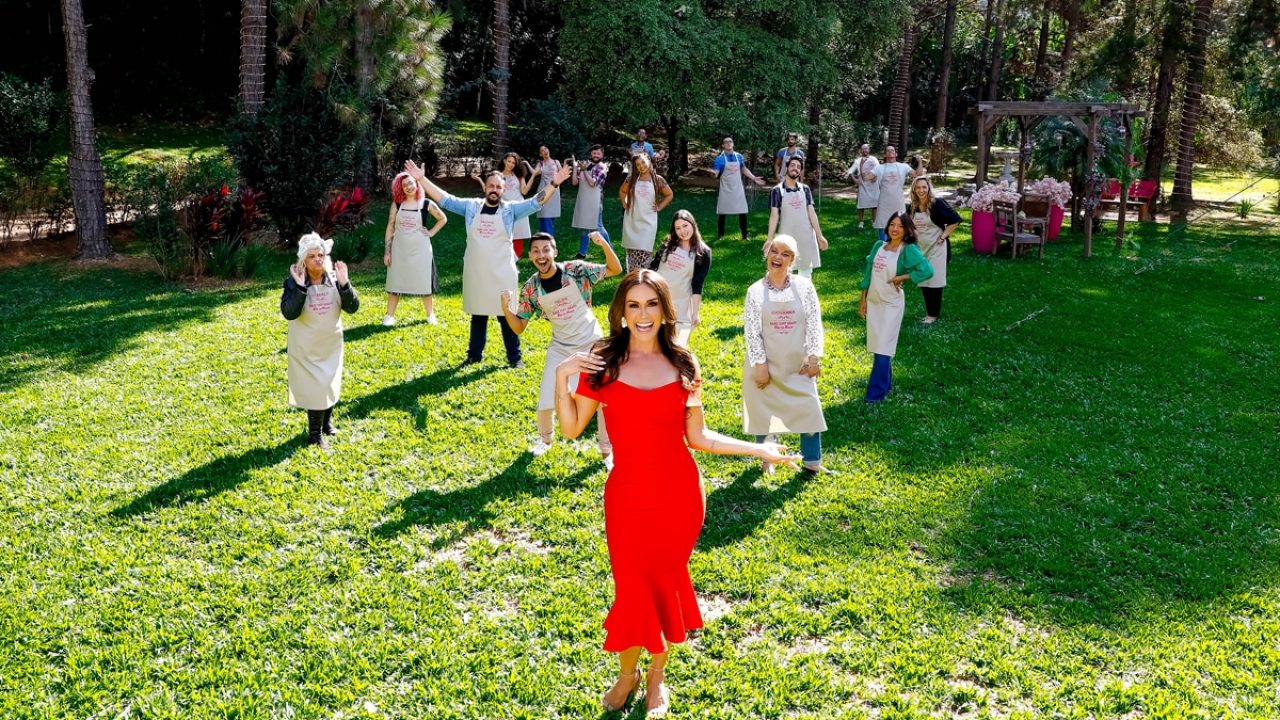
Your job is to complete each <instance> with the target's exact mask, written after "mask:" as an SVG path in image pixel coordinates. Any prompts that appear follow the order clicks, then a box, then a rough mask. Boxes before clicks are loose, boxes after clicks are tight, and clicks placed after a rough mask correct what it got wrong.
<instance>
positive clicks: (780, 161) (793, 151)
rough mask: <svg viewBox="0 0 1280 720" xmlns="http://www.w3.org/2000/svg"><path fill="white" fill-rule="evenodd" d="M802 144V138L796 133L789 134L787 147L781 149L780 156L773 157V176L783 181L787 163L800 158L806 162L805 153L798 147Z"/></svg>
mask: <svg viewBox="0 0 1280 720" xmlns="http://www.w3.org/2000/svg"><path fill="white" fill-rule="evenodd" d="M799 142H800V136H799V135H797V134H795V133H788V134H787V146H786V147H784V148H780V149H779V150H778V154H777V155H774V156H773V176H774V177H776V178H778V180H782V179H783V177H782V171H783V170H784V169H785V168H786V167H787V161H788V160H790V159H791V158H800V159H801V160H804V151H803V150H801V149H800V148H799V147H797V146H796V145H797V144H798V143H799Z"/></svg>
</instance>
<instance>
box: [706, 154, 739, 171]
mask: <svg viewBox="0 0 1280 720" xmlns="http://www.w3.org/2000/svg"><path fill="white" fill-rule="evenodd" d="M731 162H736V163H738V164H739V165H746V164H747V163H746V161H745V160H744V159H743V157H742V153H736V152H721V153H720V154H719V155H717V156H716V162H715V165H713V166H712V169H713V170H715V173H716V174H717V175H719V174H720V173H722V172H724V166H725V164H726V163H731Z"/></svg>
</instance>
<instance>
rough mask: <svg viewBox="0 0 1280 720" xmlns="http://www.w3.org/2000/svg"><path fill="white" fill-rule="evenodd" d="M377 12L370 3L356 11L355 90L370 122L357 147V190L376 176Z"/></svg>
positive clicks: (368, 183)
mask: <svg viewBox="0 0 1280 720" xmlns="http://www.w3.org/2000/svg"><path fill="white" fill-rule="evenodd" d="M374 21H375V18H374V10H373V8H371V7H370V6H369V4H368V3H362V4H361V5H360V6H359V8H358V9H357V10H356V12H355V25H356V42H355V48H354V50H355V56H356V90H357V92H359V93H360V103H361V104H362V105H363V106H364V110H365V111H366V112H367V114H368V121H367V122H366V123H365V125H364V127H363V128H361V129H360V135H359V138H360V140H359V144H358V145H357V146H356V167H355V181H356V186H357V187H362V188H371V187H373V177H374V175H375V174H376V172H377V165H378V156H377V149H376V148H375V147H374V144H375V143H374V139H375V137H376V135H377V133H376V130H377V128H376V127H375V125H374V123H375V122H376V119H375V116H376V113H374V112H373V104H374V102H375V98H374V84H375V82H376V80H377V78H376V74H377V66H376V64H375V63H374V59H373V36H374V27H373V26H374Z"/></svg>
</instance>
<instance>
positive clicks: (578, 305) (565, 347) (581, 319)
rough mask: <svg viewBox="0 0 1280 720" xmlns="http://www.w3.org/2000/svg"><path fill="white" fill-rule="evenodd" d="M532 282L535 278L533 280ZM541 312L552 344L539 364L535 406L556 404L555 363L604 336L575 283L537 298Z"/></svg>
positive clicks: (574, 382)
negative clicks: (540, 381) (539, 374)
mask: <svg viewBox="0 0 1280 720" xmlns="http://www.w3.org/2000/svg"><path fill="white" fill-rule="evenodd" d="M534 282H537V281H536V280H535V281H534ZM538 307H540V308H542V316H543V317H545V318H546V319H547V320H548V321H550V323H551V344H550V345H548V346H547V362H546V364H545V365H544V366H543V368H542V385H541V386H540V387H539V388H538V409H539V410H554V409H555V407H556V366H557V365H559V364H560V363H562V362H564V361H565V360H567V359H568V358H569V356H570V355H573V354H574V353H578V352H587V351H589V350H590V349H591V346H592V345H594V344H595V342H596V340H599V339H600V338H601V337H604V334H603V333H602V332H601V331H600V323H599V322H598V321H597V320H596V316H595V314H594V313H592V312H591V306H589V305H587V302H586V300H584V299H583V298H582V291H581V290H579V289H578V284H577V283H575V282H573V281H572V280H570V281H569V284H568V285H565V286H564V287H562V288H560V289H559V290H556V291H555V292H549V293H546V294H545V295H542V296H541V297H539V298H538ZM577 388H578V376H577V375H576V374H575V375H574V376H573V377H571V378H569V390H570V392H572V391H574V390H577Z"/></svg>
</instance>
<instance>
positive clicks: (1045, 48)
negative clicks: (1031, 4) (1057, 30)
mask: <svg viewBox="0 0 1280 720" xmlns="http://www.w3.org/2000/svg"><path fill="white" fill-rule="evenodd" d="M1049 2H1050V0H1045V2H1044V9H1043V10H1042V11H1041V16H1040V42H1039V44H1037V45H1036V69H1035V75H1034V77H1035V85H1036V87H1035V96H1036V97H1037V98H1044V96H1045V95H1047V94H1048V93H1049V78H1048V77H1046V73H1045V61H1046V60H1047V59H1048V55H1049Z"/></svg>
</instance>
